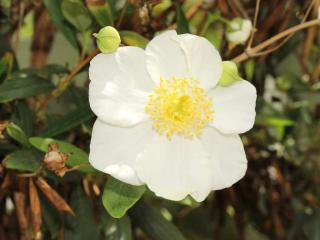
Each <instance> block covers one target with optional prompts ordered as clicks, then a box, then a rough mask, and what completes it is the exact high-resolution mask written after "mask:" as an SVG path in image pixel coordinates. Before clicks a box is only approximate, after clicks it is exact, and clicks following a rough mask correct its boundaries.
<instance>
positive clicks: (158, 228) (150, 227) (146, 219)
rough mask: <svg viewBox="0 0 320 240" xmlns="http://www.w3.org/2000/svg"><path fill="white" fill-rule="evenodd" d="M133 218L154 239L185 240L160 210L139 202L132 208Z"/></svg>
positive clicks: (131, 214) (130, 212)
mask: <svg viewBox="0 0 320 240" xmlns="http://www.w3.org/2000/svg"><path fill="white" fill-rule="evenodd" d="M129 214H130V216H131V219H132V220H133V221H134V222H135V223H136V224H137V225H138V226H139V227H141V229H142V230H143V231H144V232H145V233H146V234H147V235H148V236H149V237H150V238H151V239H153V240H163V239H174V240H185V238H184V237H183V235H182V233H181V232H180V231H179V230H178V228H177V227H176V226H175V225H173V223H171V222H169V221H168V220H166V219H165V218H164V217H163V216H162V215H161V213H160V212H158V211H157V210H156V209H154V208H151V207H150V206H148V205H146V204H144V203H142V202H139V203H137V204H136V205H135V206H134V207H133V208H131V209H130V211H129Z"/></svg>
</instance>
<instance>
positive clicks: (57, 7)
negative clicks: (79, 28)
mask: <svg viewBox="0 0 320 240" xmlns="http://www.w3.org/2000/svg"><path fill="white" fill-rule="evenodd" d="M43 2H44V5H45V7H46V9H47V11H48V13H49V16H50V18H51V20H52V21H53V23H54V24H55V25H56V26H57V27H58V29H59V30H60V31H61V32H62V34H63V35H64V36H65V37H66V39H67V40H68V41H69V42H70V44H71V45H72V46H73V47H74V48H78V43H77V38H76V32H75V31H74V29H72V26H70V24H69V23H68V22H67V21H66V19H65V17H64V16H63V14H62V11H61V2H62V0H54V1H52V0H43Z"/></svg>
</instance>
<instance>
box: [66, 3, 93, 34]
mask: <svg viewBox="0 0 320 240" xmlns="http://www.w3.org/2000/svg"><path fill="white" fill-rule="evenodd" d="M61 8H62V13H63V15H64V16H65V18H66V19H67V20H68V21H69V22H70V23H71V24H72V25H73V26H75V27H76V28H77V29H78V30H79V31H81V32H84V31H86V30H87V29H88V28H89V27H90V25H91V17H90V14H89V11H88V9H87V8H86V7H85V6H84V4H83V2H82V1H79V0H63V1H62V5H61Z"/></svg>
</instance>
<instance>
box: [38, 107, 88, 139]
mask: <svg viewBox="0 0 320 240" xmlns="http://www.w3.org/2000/svg"><path fill="white" fill-rule="evenodd" d="M93 117H94V114H93V113H92V111H91V110H90V107H89V105H85V106H80V107H79V108H78V109H76V110H74V111H72V112H70V113H67V114H66V115H64V116H63V117H62V118H60V119H58V120H57V121H54V123H52V124H50V125H49V126H47V128H46V129H45V130H43V132H42V134H41V135H42V136H44V137H54V136H56V135H59V134H60V133H63V132H65V131H67V130H70V129H72V128H74V127H76V126H78V125H79V124H81V123H83V122H86V121H87V120H89V119H91V118H93Z"/></svg>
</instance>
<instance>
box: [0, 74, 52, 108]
mask: <svg viewBox="0 0 320 240" xmlns="http://www.w3.org/2000/svg"><path fill="white" fill-rule="evenodd" d="M52 89H53V85H52V83H51V82H50V81H49V80H47V79H44V78H41V77H38V76H28V77H25V78H22V77H20V78H14V79H12V80H9V81H6V82H4V83H2V84H1V85H0V102H8V101H11V100H15V99H23V98H27V97H30V96H35V95H37V94H39V93H44V92H48V91H50V90H52Z"/></svg>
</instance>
